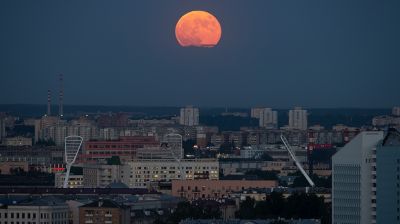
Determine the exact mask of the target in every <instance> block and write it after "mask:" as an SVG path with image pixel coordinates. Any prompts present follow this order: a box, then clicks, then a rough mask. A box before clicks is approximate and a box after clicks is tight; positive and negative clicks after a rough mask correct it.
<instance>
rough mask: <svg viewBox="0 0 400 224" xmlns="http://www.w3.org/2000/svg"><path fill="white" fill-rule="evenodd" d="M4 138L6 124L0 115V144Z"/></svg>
mask: <svg viewBox="0 0 400 224" xmlns="http://www.w3.org/2000/svg"><path fill="white" fill-rule="evenodd" d="M5 137H6V122H5V120H4V118H3V117H2V116H1V114H0V142H2V141H3V139H4V138H5Z"/></svg>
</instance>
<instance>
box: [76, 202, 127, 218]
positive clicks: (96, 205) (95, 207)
mask: <svg viewBox="0 0 400 224" xmlns="http://www.w3.org/2000/svg"><path fill="white" fill-rule="evenodd" d="M130 217H131V216H130V209H129V207H127V206H125V205H122V204H119V203H117V202H115V201H112V200H98V201H94V202H92V203H89V204H86V205H83V206H81V207H79V223H80V224H87V223H95V224H112V223H121V224H123V223H130Z"/></svg>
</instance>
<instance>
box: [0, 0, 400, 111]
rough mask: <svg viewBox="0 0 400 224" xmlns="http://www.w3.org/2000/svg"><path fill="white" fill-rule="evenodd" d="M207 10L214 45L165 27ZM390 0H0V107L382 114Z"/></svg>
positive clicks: (393, 84) (387, 86) (391, 65)
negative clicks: (216, 36) (218, 30)
mask: <svg viewBox="0 0 400 224" xmlns="http://www.w3.org/2000/svg"><path fill="white" fill-rule="evenodd" d="M191 10H206V11H209V12H211V13H212V14H214V15H215V16H216V17H217V18H218V19H219V21H220V23H221V26H222V39H221V41H220V43H219V45H218V46H217V47H215V48H212V49H204V48H182V47H179V45H178V44H177V42H176V39H175V34H174V28H175V24H176V22H177V21H178V19H179V17H180V16H181V15H183V14H185V13H186V12H188V11H191ZM399 12H400V1H399V0H391V1H385V0H379V1H378V0H324V1H321V0H287V1H282V0H252V1H248V0H220V1H218V0H209V1H207V0H180V1H178V0H157V1H156V0H140V1H139V0H135V1H134V0H129V1H111V0H107V1H106V0H91V1H86V0H85V1H78V0H75V1H69V0H68V1H67V0H64V1H58V0H57V1H56V0H48V1H29V0H26V1H20V0H2V1H0V85H1V88H0V103H41V104H44V103H46V98H47V89H51V90H52V91H53V98H54V100H53V102H54V103H57V100H56V95H55V94H56V91H58V89H57V88H58V74H59V73H63V74H64V77H65V103H66V104H89V105H99V104H101V105H144V106H157V105H158V106H179V105H186V104H193V105H199V106H223V107H224V106H239V107H241V106H257V105H263V106H269V107H275V108H276V107H278V108H283V107H291V106H294V105H301V106H304V107H319V108H321V107H391V106H394V105H396V104H399V103H400V91H399V83H400V13H399Z"/></svg>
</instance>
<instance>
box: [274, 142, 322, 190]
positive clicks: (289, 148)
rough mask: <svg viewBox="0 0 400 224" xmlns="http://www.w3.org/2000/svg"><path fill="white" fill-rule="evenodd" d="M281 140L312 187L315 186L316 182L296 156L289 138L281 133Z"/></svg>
mask: <svg viewBox="0 0 400 224" xmlns="http://www.w3.org/2000/svg"><path fill="white" fill-rule="evenodd" d="M281 140H282V142H283V144H284V145H285V148H286V149H287V151H288V152H289V154H290V157H292V159H293V161H294V162H295V163H296V166H297V168H299V170H300V172H301V173H302V174H303V176H304V177H305V178H306V180H307V181H308V183H309V184H310V186H311V187H315V184H314V182H313V181H312V180H311V178H310V177H309V176H308V175H307V173H306V171H304V169H303V167H302V166H301V164H300V162H299V161H298V160H297V158H296V156H295V155H294V153H293V151H292V147H291V146H290V145H289V142H288V140H287V139H286V137H285V136H283V135H281Z"/></svg>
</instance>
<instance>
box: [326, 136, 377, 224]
mask: <svg viewBox="0 0 400 224" xmlns="http://www.w3.org/2000/svg"><path fill="white" fill-rule="evenodd" d="M382 139H383V132H381V131H366V132H361V133H360V134H359V135H357V136H356V137H355V138H354V139H353V140H351V141H350V142H349V143H348V144H347V145H345V146H344V147H343V148H342V149H341V150H339V151H338V152H337V153H336V154H335V155H334V156H333V157H332V223H333V224H345V223H346V224H353V223H354V224H371V223H374V215H375V211H374V209H373V207H374V204H373V202H372V200H373V199H374V198H376V196H374V195H373V182H374V179H375V178H373V172H372V171H373V166H374V163H375V162H374V161H375V155H374V151H375V150H376V146H377V144H378V143H379V142H380V141H381V140H382Z"/></svg>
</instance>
